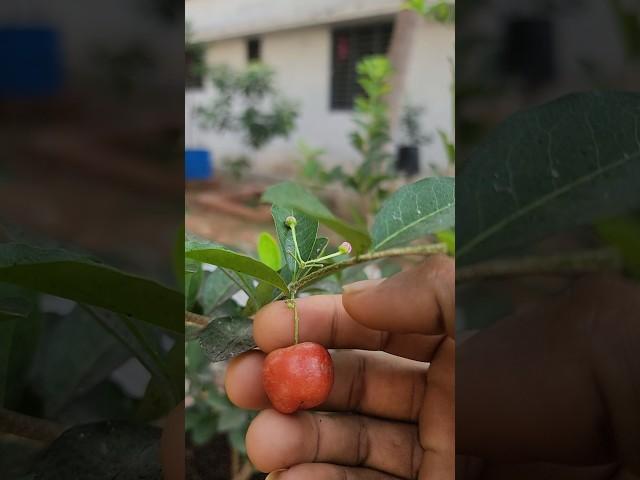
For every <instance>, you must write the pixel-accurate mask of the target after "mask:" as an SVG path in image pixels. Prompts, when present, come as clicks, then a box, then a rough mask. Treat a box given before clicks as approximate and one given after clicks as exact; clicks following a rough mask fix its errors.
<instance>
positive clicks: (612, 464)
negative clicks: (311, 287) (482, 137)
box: [227, 257, 640, 480]
mask: <svg viewBox="0 0 640 480" xmlns="http://www.w3.org/2000/svg"><path fill="white" fill-rule="evenodd" d="M453 269H454V264H453V262H452V261H450V260H448V259H444V258H438V257H436V258H432V259H430V260H428V261H427V262H425V264H424V265H422V266H421V267H420V268H419V269H416V270H413V271H409V272H405V273H402V274H399V275H397V276H396V277H392V278H391V279H389V280H386V281H385V282H383V283H381V284H377V285H374V284H373V283H369V284H368V285H365V287H366V288H365V289H364V290H360V291H358V292H357V293H356V292H348V291H347V292H345V294H344V295H343V296H342V297H339V296H337V297H315V298H311V299H303V300H300V301H299V306H300V309H301V313H302V318H303V320H302V340H303V341H304V340H311V341H317V342H319V343H322V344H324V345H326V346H328V347H334V348H337V349H345V348H359V349H363V350H368V351H351V350H336V351H335V352H334V354H333V355H334V362H335V365H336V382H335V386H334V390H333V391H332V393H331V395H330V397H329V399H328V401H327V402H326V404H325V405H323V406H321V408H320V409H319V410H322V411H331V412H335V413H333V414H330V416H327V415H326V414H319V413H311V412H303V413H298V414H296V415H293V416H285V415H281V414H278V413H277V412H274V411H273V410H269V404H268V400H267V399H266V396H265V395H264V392H263V391H262V390H261V387H260V384H261V382H260V378H259V377H260V368H261V364H262V360H263V358H264V353H262V352H257V351H256V352H249V353H247V354H245V355H243V356H241V357H240V358H238V359H236V360H235V361H233V362H232V363H231V365H230V369H229V373H228V377H227V388H228V392H229V395H230V398H231V399H232V400H233V401H234V402H235V403H237V404H238V405H240V406H243V407H246V408H255V409H266V410H265V411H264V412H262V413H261V414H260V416H259V417H258V418H257V419H256V420H255V421H254V423H253V424H252V426H251V428H250V430H249V434H248V436H247V447H248V450H249V455H250V458H251V460H252V461H253V462H254V463H255V465H256V466H257V467H258V468H259V469H261V470H263V471H272V470H277V469H280V468H286V469H287V470H286V471H284V472H282V473H281V474H280V475H279V476H278V478H281V479H282V478H284V479H285V480H289V479H295V478H305V479H310V480H313V479H316V478H318V479H320V478H322V479H328V480H331V479H334V478H335V479H340V480H343V479H344V478H347V479H388V478H418V479H421V480H422V479H426V478H429V479H451V478H453V472H454V465H453V450H452V449H453V441H454V440H453V439H454V432H453V430H454V428H453V397H454V389H453V360H454V345H453V344H454V341H453V316H454V314H453V309H454V307H453V302H454V300H453V297H454V295H453V291H454V288H453V278H452V275H453ZM364 292H369V293H368V294H366V293H364ZM419 305H420V308H417V307H418V306H419ZM419 312H422V313H419ZM289 318H290V312H289V313H287V311H286V307H284V306H282V305H280V304H274V305H272V306H269V307H267V308H265V309H264V310H263V311H262V312H260V313H259V315H258V316H257V318H256V324H255V325H256V330H255V336H256V340H257V343H258V345H259V346H260V347H261V348H262V349H263V351H266V352H269V351H271V350H273V349H274V348H278V347H281V346H285V345H289V344H290V343H291V328H290V323H289V322H290V321H289V320H287V319H289ZM389 319H393V320H392V321H390V320H389ZM424 327H426V330H425V329H424ZM420 328H422V330H420ZM385 331H386V332H387V333H381V332H385ZM425 332H427V333H426V334H425ZM447 332H449V333H448V334H447ZM381 346H382V350H385V351H386V352H387V353H381V352H380V350H381V348H380V347H381ZM376 350H378V351H376ZM429 360H431V367H430V368H428V367H427V365H426V364H425V363H424V362H425V361H429ZM455 360H456V368H457V385H458V388H457V396H456V404H457V405H456V409H457V415H456V426H457V432H456V436H457V438H456V451H457V453H458V457H457V461H456V463H457V465H456V472H455V473H456V477H457V478H462V479H463V480H502V479H513V478H518V479H521V480H527V479H541V478H544V479H547V480H556V479H558V480H560V479H562V480H572V479H585V480H605V479H606V480H609V479H611V480H634V479H636V480H637V479H638V478H640V288H639V287H638V286H637V285H635V284H632V283H630V282H628V281H625V280H622V279H619V278H604V277H586V278H583V279H579V280H577V281H576V282H575V283H574V285H572V286H571V287H570V288H568V289H567V290H565V291H564V292H562V293H561V294H559V295H557V296H555V297H553V298H550V299H549V300H548V301H545V302H541V303H539V304H536V305H533V306H530V307H527V308H524V309H522V310H520V311H519V312H518V313H517V314H514V315H512V316H511V317H509V318H506V319H504V320H502V321H500V322H497V323H496V324H495V325H494V326H493V327H491V328H488V329H486V330H484V331H481V332H479V333H477V334H476V335H474V336H473V337H471V338H470V339H468V340H466V341H464V342H463V343H462V344H461V345H460V346H459V348H458V355H457V358H456V359H455ZM416 397H418V398H421V401H420V400H419V401H417V402H416V400H415V398H416ZM408 405H409V407H407V406H408ZM416 405H417V407H416ZM414 409H417V410H414ZM341 412H355V415H348V416H346V415H344V414H343V413H341ZM362 432H365V434H363V433H362ZM363 445H364V446H365V447H366V448H364V447H363Z"/></svg>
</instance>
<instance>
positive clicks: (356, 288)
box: [342, 278, 384, 295]
mask: <svg viewBox="0 0 640 480" xmlns="http://www.w3.org/2000/svg"><path fill="white" fill-rule="evenodd" d="M383 281H384V278H378V279H376V280H360V281H359V282H353V283H350V284H349V285H344V286H343V287H342V293H348V294H349V295H353V294H355V293H360V292H363V291H365V290H369V289H370V288H374V287H375V286H377V285H379V284H380V283H382V282H383Z"/></svg>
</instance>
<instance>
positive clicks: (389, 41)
mask: <svg viewBox="0 0 640 480" xmlns="http://www.w3.org/2000/svg"><path fill="white" fill-rule="evenodd" d="M454 19H455V15H454V5H453V2H448V1H426V2H425V1H424V0H422V1H420V0H418V1H411V2H403V1H400V0H346V1H345V0H341V1H334V0H330V1H327V0H311V1H305V2H299V1H294V0H278V1H272V2H266V1H260V0H236V1H233V2H231V1H223V0H186V1H185V52H186V66H187V68H186V72H185V75H186V77H185V85H186V90H185V110H184V119H185V162H186V163H185V168H186V170H185V174H186V178H187V185H186V217H185V226H186V229H187V232H189V233H193V234H196V235H198V236H200V237H204V238H206V239H209V240H213V241H215V242H218V243H221V244H224V245H227V246H229V247H230V248H233V249H235V250H240V251H244V252H246V253H248V254H250V255H254V256H255V253H256V249H257V241H258V238H259V236H260V234H261V233H269V234H272V235H273V234H275V230H274V226H273V221H272V218H271V211H270V206H269V205H265V204H262V203H261V202H260V198H261V196H262V194H263V193H264V191H265V190H266V189H267V188H268V187H269V186H271V185H273V184H276V183H279V182H282V181H286V180H291V181H295V182H296V183H298V184H301V185H303V186H304V187H306V188H307V189H309V190H310V191H312V192H313V193H314V194H315V195H316V196H317V197H318V198H320V199H321V201H322V202H323V203H324V204H325V205H327V207H328V208H329V209H330V210H331V211H332V212H334V213H335V214H336V215H337V216H339V217H341V218H343V219H346V220H347V221H348V222H349V223H350V224H353V225H357V226H359V227H362V228H364V229H366V228H367V227H368V226H369V224H370V221H371V219H372V218H373V216H374V215H375V213H376V212H377V211H378V209H379V207H380V205H381V203H382V202H383V201H384V199H385V198H386V197H387V196H388V195H389V194H390V193H392V192H393V191H395V190H397V189H398V188H399V187H401V186H402V185H404V184H407V183H410V182H414V181H415V180H417V179H420V178H424V177H427V176H441V175H453V171H454V161H455V152H454V146H453V142H454V125H453V108H454V104H453V75H454V71H453V62H454V35H455V32H454V25H453V22H454ZM322 234H323V235H326V236H327V237H328V238H329V241H330V245H331V247H330V249H329V250H328V251H334V250H335V248H336V247H337V245H338V244H339V243H340V242H341V241H342V240H343V239H341V238H339V237H338V236H336V234H334V233H332V232H330V231H325V230H323V232H322ZM411 263H412V260H408V261H406V262H383V263H377V264H372V265H370V266H368V267H366V268H355V269H350V270H349V272H350V273H348V274H346V275H345V276H344V278H340V279H338V280H336V279H330V280H331V282H329V283H331V285H327V284H324V285H322V286H319V288H320V287H322V288H328V289H329V290H332V291H337V292H339V291H341V287H340V282H342V283H348V282H351V281H356V280H360V279H363V278H369V277H372V278H374V277H381V276H387V275H390V274H392V273H394V272H397V271H398V270H399V269H401V268H403V267H405V266H407V265H410V264H411ZM187 271H188V275H189V277H190V278H191V280H190V282H191V285H192V289H193V290H194V291H193V294H192V295H191V294H190V295H188V296H187V302H188V310H189V311H193V312H196V313H201V314H205V315H214V314H215V309H214V307H215V304H216V302H218V300H219V301H220V302H223V301H225V300H226V299H227V298H228V296H225V295H224V292H222V291H221V290H220V285H221V283H220V282H221V281H226V282H227V283H229V281H228V279H226V278H225V277H224V275H220V273H221V272H220V271H218V270H215V269H209V268H208V267H207V266H206V265H205V266H204V269H202V267H201V266H198V265H194V266H193V269H192V270H189V266H188V265H187ZM196 278H197V280H194V279H196ZM196 284H197V285H196ZM216 285H217V293H216V287H215V286H216ZM231 287H232V288H233V285H231ZM237 290H238V288H235V291H237ZM323 291H324V290H323ZM230 301H232V302H234V304H235V305H237V304H240V305H243V304H244V303H245V302H246V301H247V298H246V295H244V294H243V293H239V294H235V295H234V296H233V297H232V299H231V300H230ZM222 305H224V304H222ZM219 308H222V307H219ZM234 308H236V307H234ZM186 355H187V359H186V369H187V370H186V371H187V399H186V402H187V403H186V405H187V410H186V429H187V433H188V435H187V439H188V440H187V441H188V447H189V448H188V451H187V458H188V473H189V475H190V476H191V478H202V479H225V480H226V479H235V480H241V479H244V480H248V479H249V478H254V479H259V478H264V475H261V474H259V473H256V472H254V471H253V468H252V466H251V464H250V463H249V462H248V461H247V458H246V451H245V448H244V434H245V432H246V429H247V426H248V424H249V422H250V420H251V419H252V418H253V416H254V415H255V413H254V412H247V411H244V410H240V409H237V408H235V407H234V406H232V405H231V404H230V402H229V400H228V399H227V398H226V395H225V393H224V389H223V378H224V371H225V365H224V362H218V363H215V364H212V363H210V362H209V360H208V359H207V357H206V355H205V354H204V352H203V351H202V349H201V348H200V345H198V344H197V343H196V342H188V343H187V347H186Z"/></svg>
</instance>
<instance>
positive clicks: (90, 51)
mask: <svg viewBox="0 0 640 480" xmlns="http://www.w3.org/2000/svg"><path fill="white" fill-rule="evenodd" d="M183 8H184V2H181V1H180V2H179V1H173V0H115V1H109V2H102V1H93V0H90V1H85V2H74V1H70V0H63V1H57V2H50V1H46V0H27V1H7V2H2V4H1V5H0V65H1V70H2V73H1V74H0V125H1V126H0V143H1V144H2V146H3V151H2V155H1V158H2V161H1V162H0V470H1V471H2V472H3V473H2V474H1V475H0V476H2V478H3V479H7V480H20V479H27V478H29V479H31V478H39V479H47V478H52V479H53V478H74V479H83V478H93V479H99V478H105V479H106V478H116V477H117V478H158V479H160V478H162V476H163V474H162V471H163V468H164V471H165V478H183V477H184V435H183V427H182V424H183V422H184V415H183V407H182V399H183V397H184V330H183V320H182V310H183V306H184V300H183V294H182V288H183V287H182V282H183V277H182V276H183V262H184V261H183V253H182V251H183V250H182V248H183V246H182V242H183V232H184V227H183V221H184V167H183V165H184V162H183V123H184V117H183V110H182V109H183V102H184V97H183V92H184V87H183V86H184V51H183V48H184V20H183V18H182V17H183ZM163 431H164V435H163ZM161 436H162V448H161V441H160V440H161ZM161 458H162V461H161Z"/></svg>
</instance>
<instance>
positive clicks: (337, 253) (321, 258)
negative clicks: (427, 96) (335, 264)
mask: <svg viewBox="0 0 640 480" xmlns="http://www.w3.org/2000/svg"><path fill="white" fill-rule="evenodd" d="M340 255H344V253H342V252H340V251H337V252H335V253H330V254H329V255H325V256H324V257H320V258H314V259H313V260H310V261H311V262H322V261H323V260H329V259H330V258H335V257H339V256H340Z"/></svg>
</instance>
